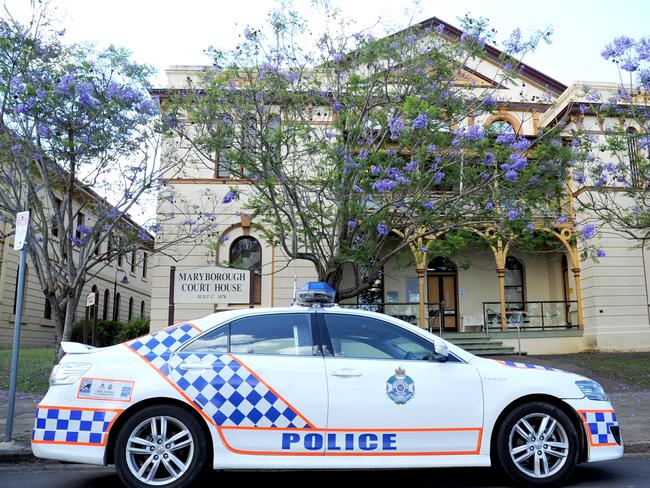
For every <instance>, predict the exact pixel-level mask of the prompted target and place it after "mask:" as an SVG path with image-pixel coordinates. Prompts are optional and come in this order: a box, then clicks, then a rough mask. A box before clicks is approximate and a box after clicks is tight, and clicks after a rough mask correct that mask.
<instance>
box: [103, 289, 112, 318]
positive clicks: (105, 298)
mask: <svg viewBox="0 0 650 488" xmlns="http://www.w3.org/2000/svg"><path fill="white" fill-rule="evenodd" d="M110 297H111V292H110V291H108V288H106V289H105V290H104V312H103V313H102V320H106V319H108V300H109V299H110Z"/></svg>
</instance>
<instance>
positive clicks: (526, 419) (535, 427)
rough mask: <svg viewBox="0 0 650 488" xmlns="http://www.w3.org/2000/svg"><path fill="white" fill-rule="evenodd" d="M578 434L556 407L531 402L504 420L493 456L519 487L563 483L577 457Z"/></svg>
mask: <svg viewBox="0 0 650 488" xmlns="http://www.w3.org/2000/svg"><path fill="white" fill-rule="evenodd" d="M578 446H579V443H578V434H577V432H576V429H575V427H574V426H573V424H572V423H571V420H570V419H569V417H567V415H566V414H565V413H564V412H563V411H562V410H560V409H559V408H557V407H555V406H553V405H551V404H548V403H544V402H532V403H527V404H524V405H521V406H519V407H517V408H515V409H514V410H513V411H512V412H510V413H509V414H508V416H507V417H506V418H505V419H504V421H503V423H502V424H501V427H500V428H499V434H498V439H497V449H498V450H497V454H498V457H499V461H500V463H501V466H502V467H503V469H504V471H505V472H506V473H507V474H508V475H509V476H510V477H511V478H512V479H513V480H514V481H516V482H517V483H519V484H520V485H522V486H532V487H546V486H553V485H557V484H559V483H561V482H563V481H564V480H566V479H567V478H568V477H569V476H570V475H571V473H572V472H573V468H574V467H575V465H576V461H577V458H578V449H579V448H578Z"/></svg>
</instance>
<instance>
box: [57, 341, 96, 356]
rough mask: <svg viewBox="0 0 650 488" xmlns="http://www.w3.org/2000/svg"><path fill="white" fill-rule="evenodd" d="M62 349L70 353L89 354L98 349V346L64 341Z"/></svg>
mask: <svg viewBox="0 0 650 488" xmlns="http://www.w3.org/2000/svg"><path fill="white" fill-rule="evenodd" d="M61 349H63V351H64V352H66V353H68V354H88V353H91V352H95V351H97V350H98V348H97V347H94V346H88V345H86V344H81V343H79V342H62V343H61Z"/></svg>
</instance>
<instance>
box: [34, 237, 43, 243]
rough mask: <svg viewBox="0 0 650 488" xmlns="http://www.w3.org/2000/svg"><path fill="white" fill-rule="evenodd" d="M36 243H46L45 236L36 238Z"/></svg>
mask: <svg viewBox="0 0 650 488" xmlns="http://www.w3.org/2000/svg"><path fill="white" fill-rule="evenodd" d="M36 242H38V243H39V244H42V243H44V242H45V237H43V236H37V237H36Z"/></svg>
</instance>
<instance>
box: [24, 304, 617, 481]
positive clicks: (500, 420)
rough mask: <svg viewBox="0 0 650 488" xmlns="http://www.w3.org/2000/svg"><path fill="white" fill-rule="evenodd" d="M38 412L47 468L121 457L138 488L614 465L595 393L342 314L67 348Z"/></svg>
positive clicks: (594, 386) (405, 329) (613, 445)
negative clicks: (256, 477) (245, 472)
mask: <svg viewBox="0 0 650 488" xmlns="http://www.w3.org/2000/svg"><path fill="white" fill-rule="evenodd" d="M64 349H65V350H66V352H67V354H66V355H65V356H64V358H63V359H62V360H61V362H60V363H59V364H58V365H57V366H56V367H55V368H54V370H53V371H52V376H51V378H50V385H51V386H50V389H49V391H48V393H47V395H46V396H45V398H44V399H43V401H42V402H41V404H40V405H39V406H38V409H37V413H36V418H35V425H34V430H33V435H32V449H33V452H34V454H35V455H36V456H37V457H40V458H47V459H58V460H62V461H73V462H81V463H89V464H98V465H104V464H112V463H114V464H115V466H116V468H117V472H118V474H119V476H120V478H121V479H122V481H123V482H124V483H125V484H126V485H128V486H131V487H150V486H165V487H184V486H190V485H191V484H192V483H193V481H194V480H196V478H197V477H198V476H199V475H200V473H201V472H202V471H203V470H204V469H210V468H211V469H250V468H255V469H266V468H268V469H328V468H337V469H341V468H343V469H354V468H416V467H459V466H490V465H492V464H498V465H501V466H502V467H503V469H504V470H505V471H506V473H508V475H510V477H511V478H512V479H513V480H514V481H515V482H517V483H520V484H522V485H525V486H548V485H551V484H557V483H560V482H562V481H563V480H565V479H566V478H567V477H568V476H569V474H570V473H571V472H572V470H573V468H574V466H575V465H576V463H579V462H592V461H601V460H606V459H616V458H619V457H621V456H622V455H623V444H622V440H621V433H620V429H619V424H618V421H617V418H616V412H615V410H614V408H613V407H612V405H611V403H610V402H609V400H608V398H607V396H606V394H605V392H604V391H603V389H602V388H601V387H600V385H598V383H596V382H594V381H591V380H589V379H588V378H584V377H582V376H578V375H575V374H572V373H567V372H563V371H559V370H555V369H552V368H548V367H540V366H534V365H530V364H525V363H518V362H504V361H496V360H491V359H484V358H479V357H476V356H474V355H472V354H470V353H468V352H466V351H464V350H462V349H460V348H458V347H456V346H454V345H452V344H448V343H447V342H446V341H444V340H443V339H441V338H439V337H436V336H434V335H432V334H429V333H427V332H426V331H423V330H421V329H419V328H418V327H415V326H412V325H410V324H407V323H405V322H402V321H400V320H397V319H394V318H391V317H388V316H385V315H381V314H377V313H372V312H364V311H358V310H348V309H343V308H340V307H338V306H335V305H334V306H329V305H328V306H293V307H287V308H273V309H242V310H233V311H228V312H221V313H217V314H213V315H209V316H207V317H204V318H201V319H198V320H196V321H193V322H191V323H189V322H188V323H181V324H178V325H174V326H172V327H168V328H166V329H162V330H159V331H157V332H153V333H151V334H149V335H146V336H144V337H140V338H138V339H135V340H132V341H129V342H126V343H124V344H120V345H116V346H112V347H107V348H103V349H94V348H90V347H88V346H84V345H81V344H73V343H66V344H65V345H64Z"/></svg>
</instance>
